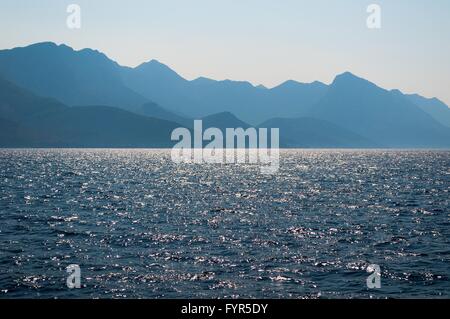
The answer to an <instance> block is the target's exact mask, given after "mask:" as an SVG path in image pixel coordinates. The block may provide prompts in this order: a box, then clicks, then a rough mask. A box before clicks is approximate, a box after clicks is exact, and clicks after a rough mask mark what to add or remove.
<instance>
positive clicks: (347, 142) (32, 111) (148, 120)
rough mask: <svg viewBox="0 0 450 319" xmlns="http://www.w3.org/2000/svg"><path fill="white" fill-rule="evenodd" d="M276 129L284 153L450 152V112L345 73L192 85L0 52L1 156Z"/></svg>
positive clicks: (61, 50)
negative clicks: (329, 77)
mask: <svg viewBox="0 0 450 319" xmlns="http://www.w3.org/2000/svg"><path fill="white" fill-rule="evenodd" d="M193 119H203V127H204V128H207V127H218V128H221V129H225V128H227V127H232V128H235V127H244V128H247V127H250V126H255V127H268V128H269V127H277V128H280V145H281V146H283V147H308V148H333V147H337V148H375V147H377V148H383V147H388V148H449V147H450V109H449V108H448V106H447V105H445V104H444V103H443V102H442V101H440V100H438V99H437V98H431V99H428V98H425V97H422V96H420V95H417V94H410V95H409V94H403V93H402V92H400V91H399V90H390V91H389V90H386V89H383V88H381V87H379V86H377V85H375V84H374V83H371V82H369V81H367V80H365V79H363V78H360V77H357V76H355V75H353V74H351V73H349V72H346V73H343V74H340V75H338V76H336V78H335V79H334V81H333V82H332V83H331V84H330V85H326V84H324V83H321V82H313V83H300V82H296V81H293V80H289V81H286V82H284V83H282V84H280V85H279V86H276V87H274V88H266V87H264V86H254V85H252V84H251V83H249V82H242V81H231V80H225V81H216V80H212V79H208V78H204V77H200V78H197V79H195V80H192V81H189V80H186V79H184V78H183V77H181V76H180V75H179V74H177V73H176V72H175V71H174V70H172V69H170V68H169V67H168V66H166V65H164V64H162V63H160V62H158V61H156V60H151V61H149V62H146V63H143V64H141V65H140V66H138V67H136V68H130V67H124V66H120V65H119V64H118V63H116V62H114V61H112V60H111V59H109V58H108V57H107V56H106V55H104V54H103V53H101V52H98V51H96V50H92V49H83V50H79V51H76V50H73V49H72V48H70V47H68V46H66V45H56V44H54V43H51V42H44V43H37V44H33V45H30V46H27V47H20V48H14V49H8V50H0V146H1V147H170V146H171V145H173V142H172V141H170V135H171V131H172V130H173V129H174V128H176V127H180V126H184V127H188V128H192V125H193Z"/></svg>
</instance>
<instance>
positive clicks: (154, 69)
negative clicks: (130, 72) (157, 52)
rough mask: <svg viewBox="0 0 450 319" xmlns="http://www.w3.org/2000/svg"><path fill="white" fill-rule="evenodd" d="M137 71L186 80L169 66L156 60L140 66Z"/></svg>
mask: <svg viewBox="0 0 450 319" xmlns="http://www.w3.org/2000/svg"><path fill="white" fill-rule="evenodd" d="M135 70H136V71H139V72H144V73H147V72H150V73H153V74H155V75H156V76H164V77H172V78H176V79H181V80H184V78H183V77H182V76H180V75H179V74H178V73H177V72H175V71H174V70H172V69H171V68H170V67H169V66H167V65H166V64H164V63H161V62H159V61H158V60H155V59H152V60H150V61H148V62H145V63H142V64H140V65H139V66H137V67H136V68H135Z"/></svg>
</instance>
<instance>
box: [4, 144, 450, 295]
mask: <svg viewBox="0 0 450 319" xmlns="http://www.w3.org/2000/svg"><path fill="white" fill-rule="evenodd" d="M0 181H1V184H0V298H14V297H21V298H22V297H31V298H34V297H40V298H50V297H59V298H90V297H119V298H122V297H123V298H125V297H127V298H130V297H138V298H182V297H184V298H187V297H197V298H206V297H213V298H218V297H225V298H235V297H251V298H253V297H258V298H317V297H325V298H349V297H364V298H367V297H375V298H384V297H397V298H410V297H446V298H448V297H450V278H449V277H450V263H449V262H450V201H449V188H450V152H447V151H338V150H329V151H314V150H288V151H282V152H281V164H280V171H279V172H278V174H275V175H273V176H268V175H262V174H261V173H260V170H259V167H257V166H253V165H239V166H238V165H195V164H192V165H188V164H183V165H177V164H174V163H172V162H171V160H170V153H169V151H166V150H0ZM372 263H375V264H378V265H380V267H381V272H382V273H381V284H382V287H381V289H374V290H369V289H368V288H367V286H366V278H367V276H368V275H369V274H368V273H367V272H366V268H367V266H368V265H369V264H372ZM70 264H78V265H80V267H81V272H82V274H81V275H82V276H81V277H82V279H81V281H82V288H81V289H73V290H70V289H68V288H67V287H66V276H67V275H68V274H67V273H66V267H67V266H68V265H70Z"/></svg>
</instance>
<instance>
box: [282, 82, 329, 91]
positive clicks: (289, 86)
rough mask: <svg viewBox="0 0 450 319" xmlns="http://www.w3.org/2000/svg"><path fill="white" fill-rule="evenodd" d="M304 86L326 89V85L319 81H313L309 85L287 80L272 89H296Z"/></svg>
mask: <svg viewBox="0 0 450 319" xmlns="http://www.w3.org/2000/svg"><path fill="white" fill-rule="evenodd" d="M306 86H315V87H326V86H327V85H326V84H324V83H322V82H320V81H314V82H311V83H302V82H298V81H295V80H287V81H285V82H283V83H281V84H280V85H278V86H276V87H274V88H273V89H275V90H276V89H296V88H299V87H306Z"/></svg>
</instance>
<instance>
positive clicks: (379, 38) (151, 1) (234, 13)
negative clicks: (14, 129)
mask: <svg viewBox="0 0 450 319" xmlns="http://www.w3.org/2000/svg"><path fill="white" fill-rule="evenodd" d="M73 3H74V4H78V5H79V6H80V8H81V28H80V29H69V28H68V27H67V25H66V20H67V17H68V15H69V13H67V12H66V9H67V6H68V5H69V4H73ZM370 4H378V5H379V6H380V8H381V28H380V29H369V28H368V27H367V24H366V20H367V18H368V16H369V15H370V13H367V7H368V6H369V5H370ZM0 30H1V31H0V33H1V36H0V49H7V48H13V47H17V46H26V45H29V44H32V43H36V42H43V41H52V42H56V43H58V44H61V43H65V44H67V45H69V46H71V47H73V48H74V49H82V48H86V47H89V48H93V49H97V50H99V51H101V52H103V53H105V54H106V55H107V56H109V57H110V58H111V59H113V60H115V61H117V62H118V63H119V64H121V65H126V66H132V67H134V66H137V65H139V64H141V63H143V62H146V61H149V60H151V59H157V60H158V61H160V62H162V63H164V64H166V65H168V66H169V67H171V68H172V69H174V70H175V71H176V72H177V73H179V74H180V75H181V76H183V77H185V78H187V79H195V78H197V77H199V76H204V77H209V78H213V79H217V80H223V79H232V80H246V81H250V82H251V83H253V84H255V85H257V84H263V85H265V86H267V87H274V86H276V85H279V84H280V83H282V82H284V81H286V80H290V79H292V80H296V81H299V82H313V81H315V80H318V81H322V82H324V83H330V82H332V81H333V79H334V77H335V76H336V75H337V74H340V73H343V72H345V71H350V72H352V73H354V74H356V75H358V76H361V77H364V78H366V79H368V80H370V81H372V82H374V83H376V84H377V85H380V86H382V87H384V88H386V89H394V88H396V89H400V90H401V91H403V92H404V93H419V94H421V95H424V96H426V97H438V98H439V99H441V100H442V101H444V102H445V103H446V104H447V105H450V1H449V0H433V1H426V0H369V1H366V0H308V1H306V0H270V1H269V0H220V1H219V0H189V1H186V0H127V1H119V0H70V1H67V0H39V1H36V0H0Z"/></svg>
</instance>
